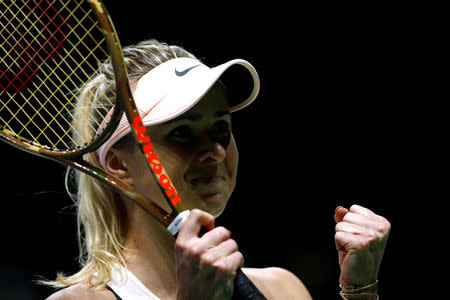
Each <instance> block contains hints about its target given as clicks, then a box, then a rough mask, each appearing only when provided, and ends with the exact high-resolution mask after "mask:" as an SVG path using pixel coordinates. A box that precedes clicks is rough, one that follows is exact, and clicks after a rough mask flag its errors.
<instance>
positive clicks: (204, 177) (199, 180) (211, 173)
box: [188, 168, 227, 186]
mask: <svg viewBox="0 0 450 300" xmlns="http://www.w3.org/2000/svg"><path fill="white" fill-rule="evenodd" d="M226 177H227V176H226V174H225V172H223V171H220V170H219V169H216V168H215V169H210V170H201V171H197V172H194V173H193V174H191V175H190V176H188V181H189V183H191V184H192V185H194V186H196V185H205V184H206V185H215V184H220V183H223V182H225V180H226Z"/></svg>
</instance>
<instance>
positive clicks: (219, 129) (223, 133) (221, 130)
mask: <svg viewBox="0 0 450 300" xmlns="http://www.w3.org/2000/svg"><path fill="white" fill-rule="evenodd" d="M230 131H231V125H230V124H229V123H228V122H227V121H224V120H221V121H218V122H216V123H214V125H213V126H212V127H211V129H210V131H209V135H210V138H212V139H213V140H216V141H220V140H223V139H224V138H225V139H227V138H228V137H229V136H230Z"/></svg>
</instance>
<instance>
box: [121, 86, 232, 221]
mask: <svg viewBox="0 0 450 300" xmlns="http://www.w3.org/2000/svg"><path fill="white" fill-rule="evenodd" d="M148 131H149V134H150V137H151V139H152V143H153V145H154V146H155V149H156V152H157V154H158V156H159V158H160V160H161V163H162V165H163V166H164V168H165V169H166V171H167V173H168V175H169V177H170V179H171V180H172V182H173V184H174V186H175V188H176V189H177V192H178V193H179V195H180V196H181V199H182V200H183V202H184V203H185V204H186V205H187V206H188V208H190V209H193V208H200V209H202V210H204V211H207V212H209V213H211V214H213V215H215V216H217V215H219V214H220V213H221V212H222V211H223V209H224V208H225V206H226V203H227V201H228V199H229V197H230V195H231V193H232V191H233V189H234V186H235V183H236V172H237V165H238V152H237V149H236V144H235V141H234V138H233V135H232V133H231V115H230V113H229V107H228V99H227V95H226V92H225V89H224V88H223V87H222V86H221V85H220V84H216V85H214V86H213V87H212V88H211V90H210V91H209V92H208V93H207V94H206V95H205V97H203V99H202V100H201V101H199V102H198V103H197V105H195V106H194V107H193V108H191V109H190V110H189V111H188V112H186V113H185V114H183V115H181V116H179V117H178V118H175V119H173V120H171V121H168V122H166V123H163V124H158V125H154V126H151V127H149V128H148ZM126 148H128V151H123V152H122V155H123V156H124V157H123V159H124V160H125V161H126V162H127V171H128V173H129V176H130V179H131V180H132V183H133V185H134V186H135V188H136V189H138V190H139V191H140V192H142V193H145V194H146V195H148V196H149V197H150V198H151V199H154V200H155V201H157V202H159V204H161V205H163V207H164V206H165V207H168V206H167V204H166V201H165V200H164V198H163V196H162V193H161V191H160V190H159V187H158V186H157V184H156V181H155V180H154V178H153V176H152V175H151V174H150V172H149V171H148V167H147V166H146V165H145V164H146V162H143V161H142V158H141V157H142V154H140V153H139V149H137V146H134V147H133V146H131V147H130V146H129V145H127V147H126ZM129 150H131V151H129Z"/></svg>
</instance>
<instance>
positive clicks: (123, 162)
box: [122, 160, 128, 168]
mask: <svg viewBox="0 0 450 300" xmlns="http://www.w3.org/2000/svg"><path fill="white" fill-rule="evenodd" d="M122 166H124V167H125V168H126V167H127V166H128V165H127V162H126V161H124V160H122Z"/></svg>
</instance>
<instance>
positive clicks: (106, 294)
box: [46, 283, 116, 300]
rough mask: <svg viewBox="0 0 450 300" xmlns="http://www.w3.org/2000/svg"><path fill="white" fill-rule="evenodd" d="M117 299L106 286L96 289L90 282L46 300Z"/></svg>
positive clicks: (53, 295)
mask: <svg viewBox="0 0 450 300" xmlns="http://www.w3.org/2000/svg"><path fill="white" fill-rule="evenodd" d="M76 299H86V300H115V299H116V297H115V296H114V295H113V293H111V292H110V291H108V290H107V289H105V288H102V289H95V288H92V287H90V286H89V285H88V284H85V283H79V284H75V285H72V286H69V287H67V288H64V289H62V290H59V291H57V292H56V293H54V294H52V295H50V297H48V298H47V299H46V300H76Z"/></svg>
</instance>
